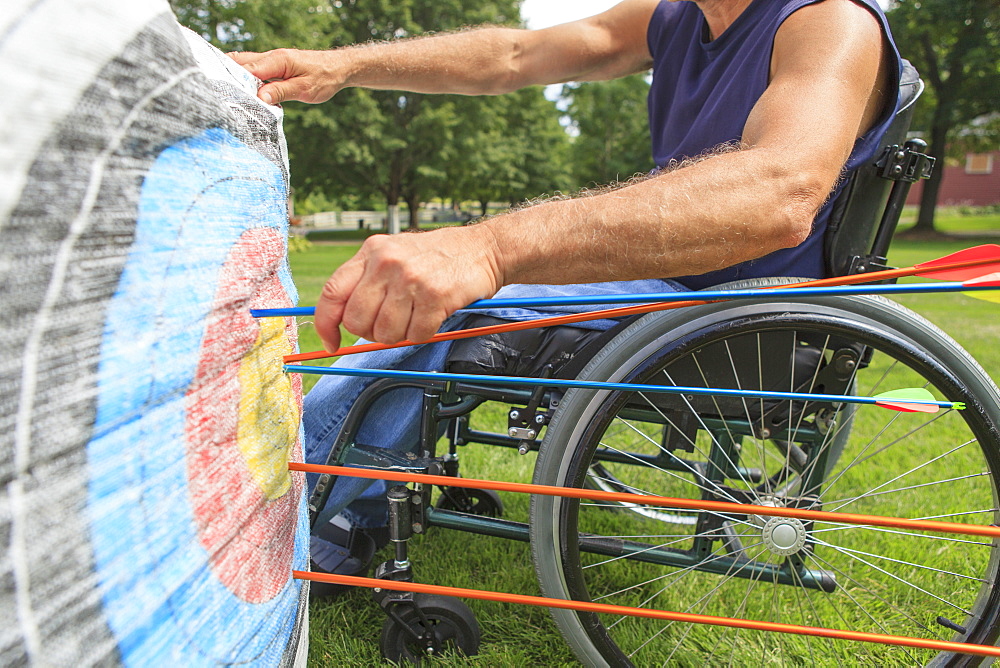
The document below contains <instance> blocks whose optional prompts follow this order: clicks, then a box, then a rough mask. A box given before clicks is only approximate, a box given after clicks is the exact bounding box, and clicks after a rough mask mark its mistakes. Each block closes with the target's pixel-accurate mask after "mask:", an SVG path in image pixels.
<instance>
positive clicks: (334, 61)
mask: <svg viewBox="0 0 1000 668" xmlns="http://www.w3.org/2000/svg"><path fill="white" fill-rule="evenodd" d="M338 54H343V52H338V51H300V50H298V49H275V50H274V51H265V52H264V53H254V52H252V51H236V52H233V53H230V54H228V55H229V57H230V58H232V59H233V60H235V61H236V62H237V63H239V64H240V65H242V66H243V67H245V68H246V69H247V71H248V72H250V74H252V75H254V76H255V77H257V78H258V79H261V80H262V81H265V82H267V83H265V84H264V85H263V86H261V87H260V89H259V90H258V91H257V96H258V97H259V98H260V99H261V100H263V101H264V102H267V103H268V104H278V103H280V102H285V101H287V100H298V101H299V102H310V103H313V104H315V103H319V102H326V101H327V100H329V99H330V98H331V97H333V96H334V95H335V94H336V93H338V92H339V91H340V90H341V89H342V88H343V87H344V83H345V76H346V75H345V67H344V64H343V63H342V62H341V61H342V58H340V57H339V55H338Z"/></svg>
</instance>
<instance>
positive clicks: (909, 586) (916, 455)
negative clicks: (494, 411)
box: [310, 68, 1000, 666]
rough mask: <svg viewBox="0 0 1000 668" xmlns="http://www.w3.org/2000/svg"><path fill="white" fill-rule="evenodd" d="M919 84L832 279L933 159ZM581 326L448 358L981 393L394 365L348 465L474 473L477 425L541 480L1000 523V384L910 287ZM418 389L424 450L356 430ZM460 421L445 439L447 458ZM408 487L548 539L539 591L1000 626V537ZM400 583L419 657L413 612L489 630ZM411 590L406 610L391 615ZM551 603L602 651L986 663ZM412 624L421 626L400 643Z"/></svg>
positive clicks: (862, 180) (632, 655) (781, 618)
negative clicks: (513, 379) (815, 396)
mask: <svg viewBox="0 0 1000 668" xmlns="http://www.w3.org/2000/svg"><path fill="white" fill-rule="evenodd" d="M921 89H922V84H921V82H920V80H919V78H918V77H917V76H916V72H915V71H913V70H912V68H907V70H906V72H905V73H904V77H903V81H902V84H901V91H902V99H903V100H904V101H905V102H904V104H903V105H902V109H901V110H900V112H899V113H898V114H897V117H896V119H895V121H894V123H893V125H892V127H891V128H890V130H889V132H888V133H887V136H886V137H885V139H884V142H883V143H884V149H883V152H882V153H881V154H880V156H879V158H878V160H877V161H875V162H874V163H873V164H871V165H868V166H866V167H864V168H862V169H861V170H859V171H858V172H856V173H855V174H854V175H852V177H851V178H850V180H849V182H848V183H847V184H846V185H845V187H844V189H843V190H842V191H841V194H840V195H839V197H838V199H837V201H836V202H835V206H834V212H833V217H832V220H831V223H830V227H829V229H828V231H827V234H826V237H825V254H826V259H827V263H828V269H829V273H830V275H843V274H848V273H859V272H866V271H870V270H873V269H877V268H880V267H882V266H884V264H885V262H886V259H885V255H886V251H887V249H888V245H889V240H890V239H891V236H892V233H893V231H894V229H895V226H896V223H897V221H898V218H899V214H900V211H901V208H902V203H903V201H904V200H905V196H906V191H907V189H908V187H909V184H910V183H911V182H912V181H915V180H916V179H917V178H919V177H920V176H922V175H926V173H927V171H928V169H929V166H928V159H927V158H926V156H923V155H922V154H921V153H920V151H921V145H922V143H921V142H915V141H909V142H907V141H905V131H906V128H907V127H908V125H909V120H910V115H911V114H912V107H913V102H914V100H915V99H916V97H917V96H918V95H919V94H920V91H921ZM775 282H780V279H775V280H767V279H759V280H753V281H744V282H741V283H739V284H732V285H728V286H724V287H731V288H742V287H750V286H763V285H770V284H773V283H775ZM475 325H476V323H472V326H475ZM578 335H579V332H578V331H577V332H567V331H566V330H562V331H561V332H560V331H559V330H557V331H554V332H541V331H538V330H534V331H532V332H522V333H518V335H516V336H515V337H514V338H513V339H507V340H504V341H494V344H495V345H493V346H492V348H491V350H492V351H493V352H495V351H496V350H498V349H500V348H504V347H507V348H510V349H518V348H521V349H523V347H524V346H528V347H529V348H530V349H532V350H545V351H547V352H546V353H545V354H539V355H534V356H530V357H519V356H517V355H514V356H512V358H511V359H507V360H501V361H499V362H498V361H497V359H496V355H494V354H493V353H490V354H483V347H482V346H481V345H480V347H479V348H476V346H477V344H475V343H464V342H463V343H462V345H455V346H454V348H453V350H452V357H451V359H450V362H449V367H448V368H446V370H448V371H452V370H457V371H466V372H467V371H469V370H470V369H474V370H478V371H479V372H480V373H501V374H503V373H507V374H508V375H510V374H511V373H512V372H514V371H518V372H519V373H523V368H521V367H523V366H524V365H528V366H532V365H533V369H532V370H533V371H535V372H537V373H539V374H541V375H542V376H546V375H548V376H552V377H562V378H579V379H583V380H598V381H611V382H616V383H630V384H631V383H641V384H663V385H677V386H685V387H704V388H713V387H723V388H736V389H743V390H778V391H786V392H806V393H810V394H812V393H822V394H827V395H838V394H845V395H846V394H862V395H865V396H872V395H874V394H877V393H879V392H883V391H886V390H890V389H896V388H905V387H924V388H927V389H929V390H931V391H932V392H933V393H934V394H935V395H937V396H939V397H941V396H943V397H946V398H947V399H948V400H951V401H960V402H963V403H964V404H965V406H966V409H965V410H961V411H958V410H952V409H949V410H946V411H943V412H940V413H937V414H933V415H930V414H926V413H919V412H915V413H901V412H892V411H887V410H883V409H878V408H874V407H870V406H861V407H858V406H856V405H853V404H849V403H845V402H837V401H834V400H823V401H821V400H809V401H787V400H782V401H778V400H765V399H746V398H732V397H719V396H702V395H698V396H695V395H690V396H689V395H684V394H681V395H666V394H655V395H654V394H650V393H646V392H633V391H628V392H626V391H620V390H608V389H601V390H592V389H570V390H568V391H565V392H563V391H556V390H552V389H544V388H538V389H535V390H525V389H519V388H514V387H497V386H491V385H486V384H477V383H474V382H460V383H459V382H431V381H428V382H417V381H399V380H390V379H382V380H378V381H376V382H375V383H373V384H372V385H371V386H370V387H369V388H368V389H367V390H365V392H364V393H363V394H362V396H361V397H360V398H359V400H358V401H357V403H356V404H355V406H354V407H353V409H352V411H351V413H350V415H349V417H348V418H347V421H346V422H345V424H344V427H343V429H342V431H341V433H340V434H339V436H338V438H337V441H336V444H335V446H334V447H333V449H332V451H331V455H330V460H329V463H331V464H347V465H363V466H376V467H383V468H397V469H403V470H412V471H420V472H427V471H430V472H436V473H443V474H446V475H451V476H457V475H458V474H459V471H458V456H457V452H458V449H459V448H460V447H462V446H464V445H466V444H468V443H473V442H478V443H485V444H489V445H495V446H505V447H509V448H517V449H518V450H519V451H521V452H522V453H524V452H527V451H533V450H538V457H537V461H536V465H535V469H534V476H533V482H535V483H538V484H543V485H556V486H565V487H584V488H591V489H598V490H609V491H619V492H628V493H632V494H639V495H647V494H651V495H660V496H669V497H679V498H691V499H701V500H706V501H729V502H735V503H738V504H754V505H763V506H772V507H786V508H804V509H812V510H826V511H838V512H845V513H858V514H867V515H886V516H897V517H907V518H920V519H935V520H943V521H951V522H959V523H961V522H970V523H977V524H991V523H992V524H1000V507H998V506H1000V494H998V482H997V480H998V476H1000V391H998V389H997V387H996V386H995V385H994V383H993V381H992V380H991V379H990V377H989V375H988V374H987V373H986V372H985V371H984V370H983V369H982V368H981V367H980V366H979V365H978V364H977V363H976V361H975V360H973V359H972V358H971V357H970V356H969V355H968V354H967V353H966V352H965V351H964V350H963V349H962V348H961V347H960V346H959V345H958V344H957V343H956V342H955V341H953V340H952V339H951V338H949V337H948V336H947V335H946V334H945V333H943V332H942V331H941V330H939V329H938V328H937V327H935V326H934V325H932V324H931V323H929V322H928V321H927V320H925V319H923V318H922V317H921V316H919V315H917V314H915V313H913V312H912V311H910V310H908V309H906V308H904V307H902V306H900V305H898V304H896V303H894V302H891V301H889V300H886V299H882V298H878V297H871V296H844V297H815V298H796V299H787V298H786V299H774V300H771V299H755V300H752V301H733V302H715V303H709V304H705V305H702V306H695V307H689V308H684V309H678V310H668V311H661V312H657V313H651V314H647V315H644V316H640V317H637V318H634V319H632V320H629V321H626V322H624V323H622V324H620V325H619V326H617V327H615V328H613V329H612V330H610V331H609V332H604V333H600V334H592V335H590V337H589V339H588V340H587V341H586V342H585V343H584V344H583V345H576V347H575V350H573V349H571V350H570V351H569V352H566V351H567V345H566V342H565V340H563V337H565V339H566V340H574V341H577V340H578V339H579V336H578ZM532 337H533V338H532ZM469 341H474V340H469ZM570 348H572V347H570ZM550 352H551V354H550ZM511 365H513V367H518V368H517V369H514V368H513V367H512V366H511ZM399 387H419V388H421V389H423V391H424V411H423V417H422V424H421V427H420V439H419V443H418V445H417V447H416V449H415V451H414V452H412V453H403V454H394V453H386V451H384V450H380V449H378V448H373V447H370V446H368V445H365V444H359V443H356V442H355V436H356V433H357V430H358V428H359V426H360V423H361V420H362V419H363V416H364V413H365V411H366V410H367V408H368V407H369V406H371V405H372V403H373V402H374V401H375V400H377V399H378V398H379V397H380V396H382V395H383V394H385V393H386V392H389V391H392V390H393V389H396V388H399ZM487 401H498V402H505V403H506V405H507V406H510V408H509V410H508V430H507V432H506V433H492V432H484V431H479V430H476V429H474V428H473V427H472V425H471V419H472V417H470V416H471V414H472V413H473V411H474V410H475V409H476V408H477V407H479V406H481V405H482V404H483V403H485V402H487ZM542 432H544V437H542ZM442 433H443V434H445V435H446V442H447V452H445V453H442V454H441V455H440V456H439V455H438V454H437V449H438V448H439V440H440V439H439V436H440V434H442ZM327 482H328V481H327ZM325 486H326V489H328V488H329V486H328V485H325ZM321 487H324V485H321V486H320V487H318V488H317V492H316V494H314V497H313V499H312V500H311V502H310V503H311V507H312V509H313V510H314V511H315V510H316V509H317V508H321V507H322V505H323V503H324V502H325V498H324V496H323V490H322V489H321ZM393 494H395V495H396V498H395V499H394V498H393ZM400 499H403V500H406V501H407V503H406V504H405V505H407V513H410V515H408V516H407V519H408V520H409V522H408V523H407V524H408V525H416V526H417V527H418V528H421V529H422V528H425V527H430V526H440V527H448V528H452V529H458V530H463V531H470V532H474V533H479V534H485V535H492V536H501V537H506V538H511V539H515V540H527V541H530V543H531V553H532V557H533V560H534V564H535V568H536V572H537V576H538V581H539V584H540V587H541V590H542V593H543V595H545V596H547V597H551V598H562V599H575V600H583V601H599V602H602V603H613V604H619V605H624V606H632V607H646V608H656V609H665V610H673V611H683V612H691V613H697V614H704V615H716V616H727V617H738V618H752V619H759V620H767V621H773V622H785V623H792V624H799V625H803V626H826V627H833V628H842V629H850V630H857V631H868V632H872V633H878V634H895V635H908V636H919V637H926V638H934V639H940V640H953V641H957V642H970V643H977V644H985V645H992V644H995V643H996V642H997V640H998V638H1000V577H998V569H1000V540H997V539H992V540H990V539H974V538H970V537H966V536H947V537H942V536H939V535H934V534H925V533H919V532H915V531H906V530H897V529H888V528H881V527H874V526H864V525H849V524H835V523H822V524H820V523H814V522H807V521H801V520H797V519H789V518H783V517H770V516H760V515H754V514H752V513H742V514H741V513H732V512H714V511H693V510H680V509H670V508H663V507H659V506H652V505H648V506H647V505H643V504H642V503H640V502H634V503H633V502H602V503H598V502H592V501H584V500H580V499H570V498H561V497H551V496H542V495H534V496H532V498H531V511H530V521H529V522H528V523H527V524H525V523H518V522H512V521H510V520H507V519H502V518H501V517H500V515H501V514H502V512H503V507H502V503H501V502H500V499H499V497H498V496H497V495H496V493H495V492H491V491H489V490H471V491H470V490H465V489H460V488H445V489H443V490H442V493H441V495H440V498H439V499H438V500H437V502H436V503H431V502H432V500H433V499H432V498H431V490H430V489H428V488H426V487H423V488H420V489H418V490H416V491H409V490H406V489H405V488H399V487H397V488H394V489H393V490H390V512H394V511H393V508H395V507H398V506H399V505H400V504H399V503H398V502H399V500H400ZM397 538H400V539H405V538H406V536H397ZM400 542H402V541H399V542H397V550H398V549H399V544H400ZM404 545H405V543H404ZM405 554H406V553H405V548H404V549H403V552H401V553H400V552H397V559H396V560H395V561H394V562H386V564H383V566H382V567H380V569H379V574H378V577H388V578H404V579H405V578H406V577H410V575H411V574H410V573H409V572H408V569H409V563H408V561H407V560H406V559H405ZM400 556H402V557H403V559H402V560H400V559H399V558H398V557H400ZM400 564H403V565H404V566H403V567H400ZM377 598H378V596H377ZM379 600H380V602H381V603H382V604H383V607H385V608H386V609H387V611H389V612H390V619H389V620H388V621H387V629H388V630H386V631H384V633H383V653H384V654H385V655H386V656H388V657H389V658H392V659H394V660H400V659H410V660H414V659H418V658H419V655H420V653H421V648H420V647H419V646H418V643H417V644H415V643H414V642H412V641H409V640H407V639H406V637H405V635H406V634H405V633H404V632H403V631H404V630H406V629H402V630H401V629H400V628H399V627H401V626H403V627H405V626H410V627H411V628H416V629H417V630H418V631H419V627H420V626H421V625H424V626H425V627H426V626H427V625H428V624H431V623H434V624H447V625H450V626H451V632H450V636H449V637H450V638H451V642H452V644H454V645H455V646H456V647H457V648H458V649H460V650H463V651H469V650H470V648H471V649H473V651H474V646H475V644H476V643H478V630H477V629H476V628H475V625H474V622H471V623H470V622H469V620H468V616H469V615H471V613H470V612H468V611H467V608H464V606H462V605H461V604H457V605H456V603H457V602H455V603H446V602H442V601H430V600H429V599H428V598H427V597H424V598H421V595H418V596H416V597H414V596H412V595H409V596H406V595H393V594H391V593H388V592H382V593H381V594H380V598H379ZM394 606H401V607H397V608H395V612H392V609H393V608H394ZM552 615H553V616H554V618H555V621H556V624H557V626H558V627H559V629H560V631H561V633H562V634H563V636H564V637H565V639H566V641H567V642H568V643H569V645H570V646H571V648H572V649H573V651H574V653H575V654H576V656H577V657H578V658H579V659H580V660H581V661H582V662H583V663H585V664H586V665H613V666H622V665H640V666H648V665H715V664H721V663H728V664H733V663H735V664H736V665H744V664H747V663H751V664H753V665H756V664H764V663H770V662H771V661H778V660H782V657H784V658H785V659H788V658H789V657H791V660H792V662H793V663H812V664H817V663H819V664H821V665H827V664H831V663H834V662H836V663H838V664H844V663H846V664H848V665H857V664H859V663H860V664H866V665H869V664H870V665H892V664H897V663H898V664H905V665H914V664H929V665H978V663H979V662H981V661H982V657H973V656H970V655H964V654H950V653H936V652H934V651H931V650H921V649H908V648H891V649H887V648H885V647H884V646H881V645H868V644H864V643H843V642H840V641H836V640H831V639H824V638H812V637H808V636H789V635H784V634H769V633H751V632H747V631H740V630H736V629H723V630H720V629H718V628H716V627H710V626H704V625H699V624H682V623H677V622H662V621H657V620H652V619H644V618H635V617H624V616H612V615H607V614H597V613H589V612H577V611H572V610H562V609H554V610H552ZM463 620H464V621H463ZM393 629H395V630H393ZM394 633H395V634H396V635H397V636H398V637H399V638H402V639H401V640H393V638H394V637H395V636H394V635H393V634H394ZM410 635H411V636H413V635H414V634H412V633H411V634H410ZM387 638H388V640H387Z"/></svg>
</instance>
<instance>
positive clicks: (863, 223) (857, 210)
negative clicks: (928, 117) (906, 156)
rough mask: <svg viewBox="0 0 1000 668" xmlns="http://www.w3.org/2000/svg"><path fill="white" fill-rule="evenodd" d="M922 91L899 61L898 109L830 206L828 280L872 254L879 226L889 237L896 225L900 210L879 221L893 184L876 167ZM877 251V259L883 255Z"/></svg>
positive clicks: (900, 138) (899, 141) (896, 141)
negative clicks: (865, 160)
mask: <svg viewBox="0 0 1000 668" xmlns="http://www.w3.org/2000/svg"><path fill="white" fill-rule="evenodd" d="M923 90H924V83H923V81H921V80H920V76H919V75H918V74H917V70H916V68H914V67H913V65H911V64H910V63H909V62H908V61H906V60H904V61H903V73H902V76H901V77H900V82H899V108H898V110H897V111H896V116H895V118H894V119H893V121H892V123H891V124H890V125H889V129H888V130H886V133H885V135H884V136H883V137H882V142H881V144H880V146H879V149H878V151H876V152H875V156H874V157H873V158H872V160H871V161H869V162H868V163H867V164H865V165H862V166H861V167H859V168H858V169H857V170H856V171H855V172H854V173H853V174H852V175H851V176H850V177H849V178H848V182H847V184H846V185H845V186H844V188H843V190H842V191H841V193H840V195H839V196H838V197H837V199H836V201H835V202H834V204H833V210H832V211H831V213H830V221H829V224H828V226H827V229H826V236H825V237H824V240H823V244H824V256H825V261H826V268H827V275H828V276H843V275H845V274H849V273H853V272H854V271H856V261H855V259H854V258H863V257H865V256H867V255H868V254H870V253H872V252H873V250H874V249H873V244H874V242H875V238H876V234H877V233H878V230H879V226H880V224H882V225H889V226H890V227H889V229H888V230H887V231H886V233H887V234H889V235H891V232H892V230H894V229H895V227H896V224H897V223H898V222H899V213H900V209H898V208H897V209H895V210H893V211H892V212H891V215H890V217H889V218H887V219H886V220H884V221H883V213H884V212H885V211H886V203H887V202H888V199H889V191H890V190H891V189H892V186H893V183H894V182H895V181H894V180H893V179H891V178H887V177H885V176H883V175H882V174H883V170H882V169H881V167H880V165H879V163H880V161H881V160H882V159H883V158H884V157H885V155H886V153H887V151H888V150H889V149H890V148H892V147H898V146H902V145H903V144H904V142H905V141H906V132H907V130H908V129H909V127H910V120H911V119H912V118H913V108H914V105H915V103H916V101H917V98H918V97H920V94H921V93H922V92H923ZM884 251H885V249H881V251H880V252H879V253H876V254H877V255H880V254H881V253H883V252H884Z"/></svg>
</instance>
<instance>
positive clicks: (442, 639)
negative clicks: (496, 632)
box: [379, 594, 480, 664]
mask: <svg viewBox="0 0 1000 668" xmlns="http://www.w3.org/2000/svg"><path fill="white" fill-rule="evenodd" d="M396 609H397V611H398V613H399V615H398V616H399V618H400V619H401V620H403V621H404V622H405V624H406V626H405V628H404V627H403V626H401V625H400V623H399V621H397V620H395V619H393V618H392V617H389V618H388V619H386V620H385V624H383V625H382V637H381V638H380V639H379V647H380V648H381V650H382V656H383V657H385V658H386V659H388V660H389V661H392V662H394V663H414V664H419V663H420V660H421V659H422V658H423V657H425V656H440V655H442V654H448V653H455V652H457V653H459V654H463V655H465V656H471V655H473V654H475V653H476V652H478V651H479V638H480V633H479V624H478V623H476V616H475V615H474V614H473V613H472V610H470V609H469V606H467V605H465V604H464V603H462V602H461V601H459V600H458V599H457V598H451V597H448V596H432V595H429V594H416V595H415V596H414V599H413V605H407V604H399V605H397V608H396Z"/></svg>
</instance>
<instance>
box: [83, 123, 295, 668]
mask: <svg viewBox="0 0 1000 668" xmlns="http://www.w3.org/2000/svg"><path fill="white" fill-rule="evenodd" d="M286 196H287V191H286V187H285V184H284V179H283V175H282V173H281V170H280V169H279V168H278V167H277V166H276V165H275V164H274V163H273V162H271V161H269V160H268V159H266V158H265V157H264V156H262V155H261V154H260V153H259V152H257V151H254V150H253V149H251V148H250V147H248V146H247V145H246V144H244V143H243V142H241V141H239V140H238V139H237V138H236V137H234V136H233V135H232V134H230V133H229V132H228V131H226V130H224V129H221V128H211V129H208V130H205V131H203V132H202V133H201V134H199V135H198V136H195V137H191V138H188V139H185V140H183V141H180V142H178V143H177V144H175V145H173V146H170V147H168V148H167V149H165V150H164V151H163V152H162V153H161V154H160V155H159V156H158V157H157V159H156V161H155V162H154V164H153V165H152V167H151V168H150V170H149V172H148V173H147V174H146V175H145V177H144V182H143V185H142V190H141V197H140V203H139V215H138V221H137V225H136V232H135V240H134V243H133V245H132V247H131V250H130V253H129V256H128V260H127V263H126V266H125V269H124V271H123V272H122V275H121V278H120V282H119V285H118V289H117V291H116V293H115V295H114V297H113V298H112V300H111V301H110V302H109V304H108V307H107V312H106V320H105V327H104V336H103V340H102V345H101V357H100V362H99V367H98V390H97V391H98V409H97V420H96V424H95V428H94V436H93V438H92V440H91V441H90V443H89V444H88V447H87V452H88V467H89V474H90V485H89V490H88V515H89V517H90V526H91V533H92V543H93V546H94V553H95V561H96V570H97V576H98V579H99V582H100V588H101V592H102V596H103V601H104V610H105V617H106V619H107V620H108V624H109V626H110V628H111V629H112V631H113V632H114V634H115V637H116V638H117V639H118V642H119V651H120V653H121V656H122V660H123V662H124V663H125V664H126V665H136V666H149V665H185V666H197V665H205V666H208V665H217V664H219V663H260V664H262V665H278V664H279V663H281V660H282V658H283V657H284V656H285V655H286V653H287V652H288V650H289V647H288V643H289V642H290V639H291V638H292V634H293V631H294V626H295V622H296V615H297V610H298V607H299V605H300V593H301V584H300V583H299V582H298V581H296V580H293V579H291V574H290V573H289V574H288V581H287V583H285V585H284V586H283V587H282V588H281V590H280V592H279V593H278V595H277V596H275V597H274V598H272V599H270V600H268V601H265V602H263V603H248V602H246V601H243V600H241V599H240V598H238V597H237V596H235V595H234V594H233V593H232V592H230V591H229V589H227V588H226V586H225V585H224V584H223V583H221V582H220V581H219V580H218V579H217V577H216V576H215V575H214V574H213V572H212V570H211V568H210V566H209V558H208V554H207V552H206V550H205V549H204V548H203V547H202V545H201V544H200V543H199V540H198V529H197V526H196V524H195V522H194V513H193V510H192V506H191V501H190V499H189V496H188V494H187V493H186V492H187V483H188V475H187V470H186V450H185V393H186V390H187V388H188V386H189V385H190V384H191V382H192V380H193V378H194V374H195V370H196V368H197V366H198V361H199V353H200V349H201V345H202V337H203V334H204V331H205V321H206V318H207V316H208V315H209V313H210V312H211V310H212V302H213V298H214V297H215V294H216V287H217V285H216V283H217V277H218V274H219V270H220V268H221V267H222V265H223V263H224V261H225V259H226V257H227V254H228V253H229V251H230V249H231V248H232V247H233V245H234V244H235V243H236V242H237V241H238V240H239V238H240V235H242V234H243V233H244V232H245V231H247V230H248V229H252V228H257V227H264V226H267V227H272V228H275V229H276V230H278V231H279V232H280V233H281V234H282V235H283V236H284V235H286V234H287V223H288V220H287V211H286V208H285V202H286ZM279 274H280V275H279V278H280V281H281V285H282V287H283V288H284V290H285V292H286V293H287V294H288V295H289V297H290V299H291V300H292V302H293V303H294V302H295V301H296V291H295V287H294V285H293V283H292V278H291V275H290V273H289V271H288V267H287V263H283V264H282V267H281V269H280V270H279ZM300 438H301V428H300ZM289 493H291V492H289ZM297 507H298V519H297V526H296V531H295V546H294V557H293V563H294V568H296V569H303V570H305V569H307V567H308V559H309V555H308V544H309V541H308V519H307V517H306V509H305V504H304V503H303V502H299V503H298V504H297ZM150 610H152V612H150ZM171 659H174V661H172V660H171Z"/></svg>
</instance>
